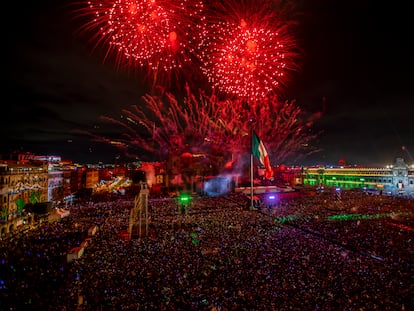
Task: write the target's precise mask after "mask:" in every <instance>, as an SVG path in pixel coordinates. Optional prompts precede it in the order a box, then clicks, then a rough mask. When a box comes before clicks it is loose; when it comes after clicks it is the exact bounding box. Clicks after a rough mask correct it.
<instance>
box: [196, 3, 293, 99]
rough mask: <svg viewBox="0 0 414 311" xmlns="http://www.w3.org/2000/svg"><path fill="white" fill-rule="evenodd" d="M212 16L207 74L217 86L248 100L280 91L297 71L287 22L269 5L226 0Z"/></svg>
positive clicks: (205, 59) (204, 70)
mask: <svg viewBox="0 0 414 311" xmlns="http://www.w3.org/2000/svg"><path fill="white" fill-rule="evenodd" d="M217 11H218V12H217V14H216V15H215V18H214V20H211V24H210V26H209V29H210V31H211V33H210V35H209V41H208V49H207V51H206V52H205V53H204V55H203V56H204V68H203V72H204V73H205V74H206V75H207V77H208V79H209V81H210V82H211V83H212V84H213V86H214V87H215V88H217V89H218V90H220V91H222V92H223V93H225V94H228V95H234V96H236V97H238V98H241V99H246V100H259V101H260V100H261V99H262V98H264V97H265V96H267V95H268V94H270V93H274V92H277V91H280V90H281V89H282V88H283V87H285V85H286V82H287V81H288V80H289V74H290V73H291V72H292V71H294V70H296V69H297V66H298V65H297V57H298V53H297V52H296V47H295V42H294V40H293V38H292V36H291V35H290V33H289V30H288V25H287V24H286V23H284V22H282V21H281V20H280V19H279V18H278V17H277V15H275V13H274V12H273V11H272V10H270V6H267V5H266V3H262V4H260V5H259V4H258V3H257V2H254V1H250V2H249V1H244V2H242V3H232V2H231V1H229V2H226V3H225V4H224V5H223V7H221V8H219V9H218V10H217Z"/></svg>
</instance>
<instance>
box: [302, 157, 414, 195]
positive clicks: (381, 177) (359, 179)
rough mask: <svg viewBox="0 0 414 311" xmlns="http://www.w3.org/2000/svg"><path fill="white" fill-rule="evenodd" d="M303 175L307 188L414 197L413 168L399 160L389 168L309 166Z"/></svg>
mask: <svg viewBox="0 0 414 311" xmlns="http://www.w3.org/2000/svg"><path fill="white" fill-rule="evenodd" d="M302 174H303V183H304V184H305V185H313V186H319V185H326V186H332V187H341V188H344V189H352V188H361V189H365V190H374V191H377V192H378V193H383V194H390V195H404V196H413V197H414V166H413V165H411V166H409V165H408V164H406V163H405V162H404V159H403V158H396V159H395V162H394V164H393V165H389V166H387V167H352V166H348V167H306V168H304V169H303V172H302Z"/></svg>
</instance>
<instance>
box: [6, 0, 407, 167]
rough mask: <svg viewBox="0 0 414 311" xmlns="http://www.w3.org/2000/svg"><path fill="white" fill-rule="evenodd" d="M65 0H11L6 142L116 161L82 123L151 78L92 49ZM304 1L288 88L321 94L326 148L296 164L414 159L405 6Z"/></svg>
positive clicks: (112, 112) (10, 146)
mask: <svg viewBox="0 0 414 311" xmlns="http://www.w3.org/2000/svg"><path fill="white" fill-rule="evenodd" d="M302 2H303V3H302ZM305 2H306V3H305ZM310 2H312V3H310ZM66 4H67V3H65V2H60V1H58V2H56V1H51V0H50V1H43V2H41V3H28V4H25V5H21V4H18V3H12V4H9V6H13V8H11V9H8V10H7V12H11V14H16V16H14V19H15V20H16V21H17V22H16V24H15V25H14V24H13V25H12V26H11V27H10V28H9V29H8V30H7V32H6V33H5V34H4V36H5V42H6V46H5V51H6V57H5V62H6V75H5V77H6V84H5V93H4V95H3V96H4V97H5V98H4V100H3V101H4V103H3V108H2V121H1V125H0V130H1V132H2V133H4V134H3V135H2V139H1V144H0V145H1V151H2V152H7V151H11V150H14V149H22V150H23V151H28V152H34V153H37V154H50V155H58V156H61V157H62V158H63V159H73V160H74V161H75V162H79V163H97V162H99V161H102V162H109V161H112V162H113V160H114V158H115V156H117V155H119V153H120V152H119V151H118V150H117V149H115V148H113V147H111V146H104V145H102V144H97V143H94V142H92V141H90V140H89V138H87V137H84V136H80V135H78V134H76V131H77V130H93V129H94V127H96V126H102V124H100V121H99V116H101V115H109V116H112V117H118V116H119V115H120V113H121V109H122V108H128V107H129V106H130V105H132V104H137V103H140V102H141V96H143V95H145V94H146V93H147V92H148V90H149V88H148V85H147V84H146V82H145V80H144V79H143V78H142V77H140V76H139V75H138V74H137V73H136V72H132V71H131V72H126V71H124V70H122V69H117V68H116V66H115V65H114V64H113V63H110V62H104V61H103V59H102V58H101V57H100V56H102V55H100V54H99V51H92V47H91V46H89V45H88V44H87V43H86V42H85V38H82V37H80V36H79V35H78V34H77V33H76V32H77V29H76V27H78V26H79V24H77V22H75V21H73V20H71V19H70V18H69V14H67V13H68V12H65V5H66ZM298 9H300V10H301V11H303V14H302V17H301V18H300V19H299V22H300V26H299V27H300V29H302V31H301V33H300V36H301V37H300V38H299V39H300V42H301V44H302V48H303V50H304V51H305V54H304V55H303V59H304V64H303V66H302V70H301V71H300V72H298V73H297V74H296V75H295V78H294V80H293V81H292V84H291V86H290V87H289V89H288V90H287V95H288V97H289V98H291V99H296V100H297V103H298V104H299V105H302V106H303V107H305V108H307V109H314V110H317V109H319V108H320V107H321V105H322V102H323V101H325V103H326V111H325V114H324V115H323V116H322V118H321V119H320V120H319V121H318V122H317V123H316V124H315V127H314V128H315V130H321V131H322V133H321V134H320V136H319V138H318V139H317V140H316V141H315V142H314V143H315V144H316V145H317V146H318V147H320V148H321V149H322V150H321V151H320V152H319V153H316V154H313V155H312V156H310V157H308V158H306V159H304V160H303V162H302V163H297V164H304V165H313V164H337V163H338V160H339V159H341V158H345V159H346V160H347V162H348V164H366V165H386V164H391V163H392V162H393V160H394V158H395V157H398V156H401V157H403V158H404V159H405V160H406V162H407V163H410V164H411V163H414V160H413V154H414V104H413V103H414V90H413V88H412V85H414V83H413V82H414V81H413V80H414V78H413V74H412V73H413V69H414V66H413V64H414V62H413V57H412V55H414V54H413V48H412V47H411V43H410V37H411V35H410V37H408V33H409V30H410V29H411V26H410V19H409V18H408V16H406V15H408V12H409V9H408V7H407V8H405V7H404V5H403V4H401V5H399V6H398V7H397V6H391V5H388V6H385V5H384V7H381V6H380V4H378V2H374V1H368V0H362V1H347V2H338V1H328V0H315V1H299V2H298ZM66 10H67V9H66ZM107 130H108V131H110V128H108V129H107ZM403 146H404V147H405V148H403ZM272 164H277V163H272Z"/></svg>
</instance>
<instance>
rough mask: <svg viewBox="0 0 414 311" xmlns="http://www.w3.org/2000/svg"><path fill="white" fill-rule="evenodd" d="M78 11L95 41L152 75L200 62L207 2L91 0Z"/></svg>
mask: <svg viewBox="0 0 414 311" xmlns="http://www.w3.org/2000/svg"><path fill="white" fill-rule="evenodd" d="M80 11H81V12H78V14H79V15H86V16H87V17H88V18H89V22H88V23H86V24H85V25H84V26H83V28H82V31H88V32H92V33H95V35H94V37H93V39H94V41H96V44H97V45H99V44H103V45H105V46H106V48H107V54H108V55H109V54H115V55H116V58H117V62H118V64H123V65H127V66H132V67H139V68H145V69H146V70H148V72H149V73H150V74H151V76H152V77H153V78H154V79H157V78H162V77H167V78H168V77H170V78H171V75H172V74H173V73H174V72H176V71H177V70H181V69H182V68H183V67H184V66H185V65H186V64H189V63H191V62H194V61H197V57H198V50H199V49H200V47H201V46H202V45H203V44H204V38H205V36H206V28H205V27H206V24H205V17H204V6H203V3H202V2H201V1H199V0H178V1H173V0H93V1H90V2H88V6H87V7H84V8H83V9H81V10H80Z"/></svg>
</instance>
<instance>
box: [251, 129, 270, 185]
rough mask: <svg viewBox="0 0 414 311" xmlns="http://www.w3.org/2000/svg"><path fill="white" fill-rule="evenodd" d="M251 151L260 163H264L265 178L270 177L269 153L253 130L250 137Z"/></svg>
mask: <svg viewBox="0 0 414 311" xmlns="http://www.w3.org/2000/svg"><path fill="white" fill-rule="evenodd" d="M252 153H253V155H254V156H255V157H256V158H257V159H258V160H259V161H260V163H261V164H262V165H264V167H265V177H266V179H270V178H272V177H273V170H272V167H271V165H270V160H269V155H268V153H267V151H266V148H265V146H264V144H263V142H262V141H261V140H260V138H259V136H257V134H256V132H255V131H253V137H252Z"/></svg>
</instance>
